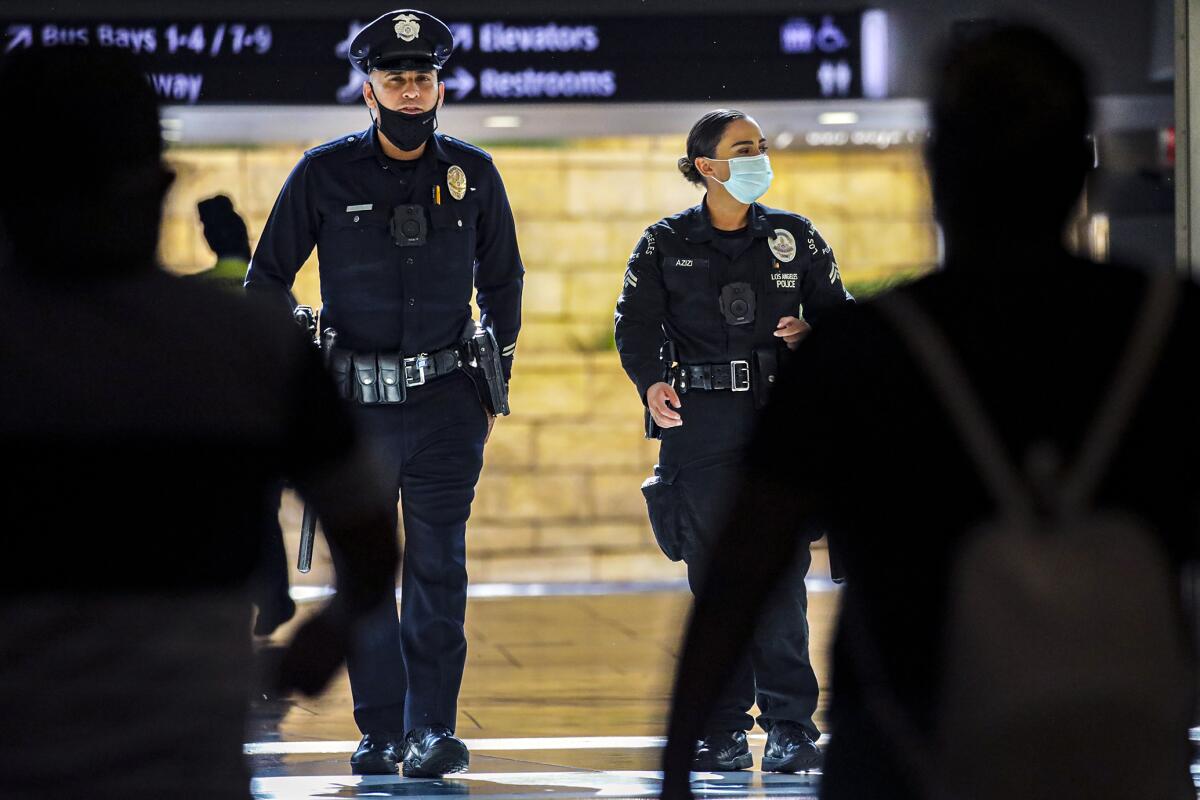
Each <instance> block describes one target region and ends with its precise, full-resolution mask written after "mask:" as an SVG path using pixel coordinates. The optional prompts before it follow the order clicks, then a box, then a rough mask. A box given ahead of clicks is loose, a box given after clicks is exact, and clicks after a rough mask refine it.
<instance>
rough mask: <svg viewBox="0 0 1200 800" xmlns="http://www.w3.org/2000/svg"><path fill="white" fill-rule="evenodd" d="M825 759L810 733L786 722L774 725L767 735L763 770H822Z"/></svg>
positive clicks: (793, 723)
mask: <svg viewBox="0 0 1200 800" xmlns="http://www.w3.org/2000/svg"><path fill="white" fill-rule="evenodd" d="M824 759H825V757H824V755H822V754H821V751H820V750H818V749H817V743H816V742H814V741H813V740H812V737H811V736H809V735H808V732H807V731H806V730H804V728H802V727H800V725H798V724H797V723H795V722H789V721H786V720H785V721H781V722H776V723H775V724H774V725H772V726H771V732H770V733H768V734H767V747H766V749H764V750H763V760H762V768H763V772H805V771H807V770H810V769H820V767H821V763H822V762H823V761H824Z"/></svg>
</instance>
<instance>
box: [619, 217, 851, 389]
mask: <svg viewBox="0 0 1200 800" xmlns="http://www.w3.org/2000/svg"><path fill="white" fill-rule="evenodd" d="M721 233H722V232H721V231H716V230H714V229H713V226H712V222H711V220H710V219H709V215H708V209H707V208H706V206H705V205H704V203H703V202H702V203H700V205H698V206H695V207H694V208H689V209H688V210H687V211H683V212H681V213H679V214H676V215H674V216H672V217H667V218H666V219H663V220H660V221H659V222H656V223H655V224H654V225H651V226H650V227H649V228H647V229H646V232H645V233H644V234H642V238H641V239H640V240H639V241H638V243H637V246H636V247H635V248H634V250H633V255H632V256H630V258H629V266H628V269H627V270H626V272H625V285H624V288H623V289H622V291H621V297H620V299H618V300H617V313H616V341H617V350H618V351H619V352H620V354H621V363H622V365H623V366H624V367H625V371H626V372H627V373H628V374H629V377H630V378H631V379H632V380H633V382H634V383H635V384H637V388H638V394H639V395H640V396H641V397H642V400H643V402H644V401H645V397H646V390H647V389H649V388H650V386H651V385H652V384H655V383H658V382H659V381H661V380H662V365H661V364H660V363H659V349H660V347H661V346H662V343H663V341H664V339H667V338H669V339H671V340H672V341H674V342H675V345H676V348H677V350H678V354H679V359H680V361H681V362H682V363H685V364H718V363H723V362H728V361H735V360H742V359H749V358H750V356H751V351H752V350H753V349H755V348H761V347H770V346H776V347H777V346H779V345H780V343H781V340H780V339H778V338H777V337H775V336H774V331H775V328H776V326H777V325H778V323H779V320H780V318H781V317H789V316H790V317H800V318H802V319H804V320H805V321H806V322H808V323H809V324H811V325H816V324H819V321H820V318H821V316H822V315H823V314H824V313H825V312H826V311H827V310H828V309H830V308H832V307H834V306H838V305H840V304H842V303H845V302H847V301H849V300H851V299H852V298H851V296H850V294H849V293H848V292H847V291H846V289H845V287H843V286H842V278H841V274H840V273H839V272H838V266H837V261H836V259H835V258H834V256H833V251H832V250H831V249H830V248H829V245H827V244H826V243H825V240H824V239H822V238H821V235H820V234H819V233H817V231H816V229H815V228H814V227H813V225H812V223H811V222H809V221H808V220H807V219H805V218H804V217H802V216H800V215H799V214H792V213H790V212H788V211H780V210H777V209H773V208H767V207H766V206H762V205H759V204H758V203H752V204H751V205H750V216H749V222H748V225H747V228H746V233H745V237H746V238H744V239H743V238H740V237H738V236H730V237H724V236H721ZM729 283H748V284H750V285H751V287H752V288H753V290H754V293H755V296H756V299H757V309H756V312H755V321H754V324H753V325H740V326H733V325H729V324H728V323H727V322H726V321H725V318H724V317H723V316H722V313H721V307H720V295H721V287H722V286H725V285H727V284H729Z"/></svg>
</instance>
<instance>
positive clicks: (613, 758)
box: [247, 578, 837, 800]
mask: <svg viewBox="0 0 1200 800" xmlns="http://www.w3.org/2000/svg"><path fill="white" fill-rule="evenodd" d="M581 588H583V587H581ZM496 593H499V594H508V592H504V591H501V592H495V591H488V590H485V591H482V592H477V593H476V594H484V595H487V594H496ZM836 597H837V595H836V592H835V591H834V590H833V587H832V584H829V583H828V582H827V581H825V580H823V579H820V578H817V579H814V580H813V581H812V592H811V607H812V610H811V615H810V623H811V626H812V630H813V640H814V641H813V650H814V656H815V662H816V668H817V671H818V675H819V677H820V678H821V680H822V682H824V681H825V679H826V676H827V674H828V672H827V662H826V659H825V658H824V652H825V649H826V645H827V643H828V640H829V631H830V624H831V622H832V618H833V614H834V610H835V606H836ZM689 602H690V595H688V594H687V592H686V591H684V590H680V589H678V588H677V589H674V590H671V591H654V592H637V593H616V594H603V595H554V596H544V597H475V598H473V599H472V600H470V602H469V605H468V611H467V635H468V642H469V644H468V659H467V671H466V677H465V680H464V685H463V690H462V694H461V701H460V711H459V720H458V734H459V735H460V736H462V737H463V738H464V739H466V740H467V743H468V745H469V746H470V748H471V753H472V761H471V771H470V772H468V773H465V774H463V775H459V776H454V777H453V778H446V779H443V780H440V781H429V780H410V779H403V778H399V777H390V778H389V777H382V778H379V777H367V778H360V777H354V776H352V775H351V774H350V769H349V765H348V761H347V760H348V758H349V754H350V752H351V751H352V750H353V748H354V746H355V745H356V744H357V740H358V731H357V729H356V728H355V727H354V721H353V719H352V717H351V713H350V691H349V685H348V683H347V682H346V680H345V677H344V676H343V677H342V678H341V679H340V680H338V681H337V682H335V684H334V686H333V687H332V688H331V689H330V690H329V692H327V693H326V694H325V695H324V696H323V697H321V698H319V699H316V700H311V701H308V700H297V701H278V700H277V701H266V702H261V703H259V704H258V705H257V707H256V711H255V715H254V719H253V724H252V728H251V732H250V737H249V738H250V739H251V742H250V743H248V745H247V753H248V758H249V759H250V763H251V767H252V770H253V772H254V776H255V778H254V783H253V791H254V795H255V797H256V798H263V800H266V798H278V799H279V800H284V799H285V798H286V800H298V799H299V798H348V797H408V798H412V797H427V796H428V797H433V796H443V795H452V794H470V795H472V796H477V797H486V796H491V795H495V796H498V797H501V796H502V797H505V798H517V797H526V796H528V797H534V796H536V797H570V796H574V797H582V796H589V797H590V796H600V797H647V796H653V795H656V794H657V790H658V778H657V773H656V772H655V770H657V768H658V760H659V748H660V746H661V738H660V737H661V735H662V733H663V728H664V719H665V715H666V710H667V701H668V691H669V687H670V681H671V679H672V675H673V670H674V663H675V653H676V649H677V646H678V640H679V636H680V631H681V629H682V626H683V623H684V618H685V616H686V614H687V609H688V604H689ZM284 633H286V631H285V632H284ZM823 715H824V706H823V705H822V709H821V710H820V711H819V712H818V724H820V723H821V719H822V717H823ZM756 734H758V735H756V736H752V738H751V748H752V749H753V750H754V751H755V759H756V760H757V759H758V757H759V755H761V750H762V745H763V742H764V740H765V737H764V736H762V735H761V732H757V731H756ZM696 777H697V783H696V789H697V791H702V790H710V791H711V793H713V794H719V795H721V796H722V797H729V796H737V797H741V796H767V795H770V796H777V795H787V796H791V797H808V796H815V786H816V781H817V780H818V776H816V775H799V776H775V775H771V776H761V775H760V774H759V773H758V772H757V771H752V772H746V773H739V774H725V775H716V774H713V775H707V776H700V775H697V776H696ZM706 793H707V792H706Z"/></svg>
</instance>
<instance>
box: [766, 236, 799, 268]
mask: <svg viewBox="0 0 1200 800" xmlns="http://www.w3.org/2000/svg"><path fill="white" fill-rule="evenodd" d="M767 241H768V242H769V243H770V245H771V252H772V253H774V254H775V257H776V258H778V259H779V260H780V261H782V262H783V263H785V264H786V263H787V262H789V261H791V260H792V259H793V258H795V257H796V237H795V236H792V233H791V231H786V230H784V229H783V228H776V229H775V235H774V236H772V237H770V238H769V239H768V240H767Z"/></svg>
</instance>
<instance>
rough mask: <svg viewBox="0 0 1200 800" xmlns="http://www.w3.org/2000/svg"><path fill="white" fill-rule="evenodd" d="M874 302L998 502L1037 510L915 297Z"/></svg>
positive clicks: (1016, 511) (1026, 511)
mask: <svg viewBox="0 0 1200 800" xmlns="http://www.w3.org/2000/svg"><path fill="white" fill-rule="evenodd" d="M876 305H877V307H878V308H879V310H880V312H881V313H882V314H883V315H884V316H885V317H886V318H887V319H888V321H889V322H890V323H891V324H892V326H893V327H894V328H895V329H896V330H897V332H899V333H900V335H901V338H903V339H904V342H905V344H906V345H907V349H908V350H909V353H910V354H911V355H912V357H913V358H914V359H915V360H916V362H917V364H918V366H919V367H920V368H921V370H922V371H923V372H924V373H925V377H926V378H927V379H928V380H929V382H930V383H931V384H932V386H933V389H934V391H935V392H937V394H938V396H939V397H940V398H941V401H942V404H943V405H944V406H945V407H946V410H947V411H948V412H949V414H950V421H951V423H953V425H954V427H955V429H956V430H957V432H958V435H959V438H960V439H961V440H962V442H963V444H964V445H965V446H966V448H967V453H968V455H969V456H970V457H971V460H972V461H974V462H975V466H976V469H978V471H979V474H980V476H981V477H982V479H983V482H984V485H985V486H986V487H987V489H988V491H989V492H990V493H991V495H992V500H993V501H994V502H995V504H996V507H997V508H999V509H1002V510H1003V511H1004V512H1005V513H1007V514H1011V515H1013V516H1018V517H1027V516H1032V515H1033V514H1034V513H1035V509H1036V506H1035V503H1034V497H1033V495H1032V494H1031V493H1030V491H1029V487H1028V485H1027V483H1026V481H1025V480H1024V478H1023V477H1022V476H1021V474H1020V473H1019V472H1017V470H1016V469H1015V468H1014V467H1013V464H1012V461H1011V460H1009V459H1008V458H1007V457H1006V456H1005V451H1004V443H1003V442H1002V441H1001V439H1000V435H999V433H998V432H997V431H996V427H995V425H994V424H993V423H992V419H991V417H989V416H988V415H987V412H985V411H984V409H983V404H982V403H981V402H980V400H979V397H978V395H976V393H975V390H974V389H973V388H972V386H971V382H970V380H969V379H968V378H967V373H966V371H965V370H964V369H963V367H962V364H961V363H960V362H959V360H958V359H957V358H955V356H954V353H953V351H952V350H951V348H950V343H949V342H947V341H946V337H945V336H944V335H943V334H942V332H941V330H939V329H938V327H937V326H936V325H935V324H934V323H933V320H931V319H930V318H929V316H928V315H927V314H926V313H925V312H924V311H922V310H921V307H920V306H919V305H917V303H916V301H915V300H913V299H912V298H910V297H908V296H907V295H905V294H902V293H900V292H891V293H890V294H887V295H885V296H884V297H883V298H881V299H880V300H879V302H878V303H877V304H876Z"/></svg>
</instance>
